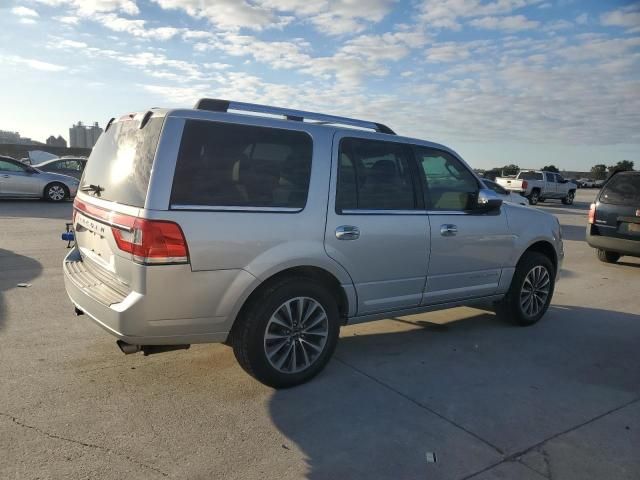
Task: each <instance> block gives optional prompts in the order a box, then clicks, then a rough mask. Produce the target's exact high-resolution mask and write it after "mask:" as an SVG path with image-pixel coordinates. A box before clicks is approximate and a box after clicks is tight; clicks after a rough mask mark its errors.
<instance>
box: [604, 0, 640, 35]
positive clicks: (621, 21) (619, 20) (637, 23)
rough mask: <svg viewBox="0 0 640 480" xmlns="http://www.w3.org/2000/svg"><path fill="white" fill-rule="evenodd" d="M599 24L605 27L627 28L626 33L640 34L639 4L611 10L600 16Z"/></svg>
mask: <svg viewBox="0 0 640 480" xmlns="http://www.w3.org/2000/svg"><path fill="white" fill-rule="evenodd" d="M600 23H601V24H602V25H604V26H606V27H623V28H628V30H627V32H629V33H637V32H640V4H635V5H630V6H628V7H625V8H620V9H618V10H613V11H611V12H607V13H604V14H602V15H601V16H600Z"/></svg>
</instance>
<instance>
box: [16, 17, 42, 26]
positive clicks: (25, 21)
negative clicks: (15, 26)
mask: <svg viewBox="0 0 640 480" xmlns="http://www.w3.org/2000/svg"><path fill="white" fill-rule="evenodd" d="M18 22H20V23H22V24H23V25H35V24H36V23H38V22H37V21H35V20H34V19H33V18H30V17H21V18H20V20H18Z"/></svg>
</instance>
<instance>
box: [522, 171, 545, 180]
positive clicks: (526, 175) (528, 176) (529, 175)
mask: <svg viewBox="0 0 640 480" xmlns="http://www.w3.org/2000/svg"><path fill="white" fill-rule="evenodd" d="M518 179H520V180H542V173H540V172H520V175H518Z"/></svg>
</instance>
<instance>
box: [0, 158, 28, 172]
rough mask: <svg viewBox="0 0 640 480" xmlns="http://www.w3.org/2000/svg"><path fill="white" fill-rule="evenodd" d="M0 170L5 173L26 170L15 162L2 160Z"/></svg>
mask: <svg viewBox="0 0 640 480" xmlns="http://www.w3.org/2000/svg"><path fill="white" fill-rule="evenodd" d="M0 170H1V171H3V172H24V171H25V168H24V167H22V166H21V165H17V164H15V163H13V162H7V161H6V160H0Z"/></svg>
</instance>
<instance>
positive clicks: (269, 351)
mask: <svg viewBox="0 0 640 480" xmlns="http://www.w3.org/2000/svg"><path fill="white" fill-rule="evenodd" d="M328 335H329V317H328V316H327V312H325V310H324V308H323V307H322V305H320V303H318V302H317V301H316V300H314V299H313V298H309V297H296V298H292V299H290V300H287V301H286V302H284V303H283V304H282V305H280V306H279V307H278V308H277V309H276V311H275V312H274V313H273V315H271V318H270V319H269V322H268V323H267V327H266V329H265V333H264V351H265V354H266V356H267V359H268V360H269V363H270V364H271V366H272V367H273V368H275V369H276V370H278V371H279V372H282V373H298V372H302V371H303V370H306V369H307V368H309V367H310V366H311V365H313V364H314V363H315V362H316V360H317V359H318V358H319V357H320V355H321V354H322V352H323V351H324V347H325V345H326V343H327V337H328Z"/></svg>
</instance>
